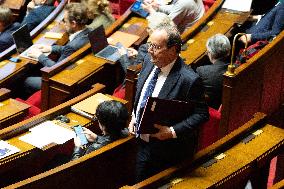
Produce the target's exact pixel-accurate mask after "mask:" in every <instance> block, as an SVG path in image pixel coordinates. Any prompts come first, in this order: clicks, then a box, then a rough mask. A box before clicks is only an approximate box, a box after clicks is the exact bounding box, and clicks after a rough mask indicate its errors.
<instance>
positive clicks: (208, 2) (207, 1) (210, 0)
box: [203, 0, 215, 11]
mask: <svg viewBox="0 0 284 189" xmlns="http://www.w3.org/2000/svg"><path fill="white" fill-rule="evenodd" d="M214 3H215V0H203V4H204V7H205V11H208V9H209V8H210V7H211V6H212V5H213V4H214Z"/></svg>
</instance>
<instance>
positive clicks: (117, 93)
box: [112, 84, 125, 99]
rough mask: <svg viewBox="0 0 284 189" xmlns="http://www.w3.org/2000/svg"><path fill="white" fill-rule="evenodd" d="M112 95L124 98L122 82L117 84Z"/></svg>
mask: <svg viewBox="0 0 284 189" xmlns="http://www.w3.org/2000/svg"><path fill="white" fill-rule="evenodd" d="M112 96H115V97H117V98H121V99H124V98H125V86H123V85H122V84H121V85H119V86H118V87H117V88H116V89H115V90H114V92H113V94H112Z"/></svg>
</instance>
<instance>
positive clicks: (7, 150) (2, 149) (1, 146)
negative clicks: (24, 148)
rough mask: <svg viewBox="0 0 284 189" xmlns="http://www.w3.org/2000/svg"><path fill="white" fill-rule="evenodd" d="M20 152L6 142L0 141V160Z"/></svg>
mask: <svg viewBox="0 0 284 189" xmlns="http://www.w3.org/2000/svg"><path fill="white" fill-rule="evenodd" d="M17 152H20V149H19V148H17V147H15V146H12V145H11V144H9V143H8V142H6V141H3V140H0V159H2V158H4V157H7V156H10V155H12V154H15V153H17Z"/></svg>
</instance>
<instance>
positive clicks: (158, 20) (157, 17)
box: [146, 12, 175, 30]
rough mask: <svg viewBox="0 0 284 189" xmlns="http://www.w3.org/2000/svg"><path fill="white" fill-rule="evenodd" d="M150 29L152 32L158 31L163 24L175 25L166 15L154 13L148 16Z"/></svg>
mask: <svg viewBox="0 0 284 189" xmlns="http://www.w3.org/2000/svg"><path fill="white" fill-rule="evenodd" d="M146 19H147V21H148V28H149V29H151V30H154V29H156V28H157V27H159V25H161V24H169V25H175V23H174V22H173V21H172V19H171V18H170V17H169V16H168V15H167V14H165V13H162V12H154V13H151V14H150V15H149V16H147V18H146Z"/></svg>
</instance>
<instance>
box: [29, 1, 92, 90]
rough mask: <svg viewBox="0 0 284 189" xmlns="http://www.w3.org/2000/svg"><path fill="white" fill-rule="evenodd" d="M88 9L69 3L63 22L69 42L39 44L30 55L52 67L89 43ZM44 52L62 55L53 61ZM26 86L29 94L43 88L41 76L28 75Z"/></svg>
mask: <svg viewBox="0 0 284 189" xmlns="http://www.w3.org/2000/svg"><path fill="white" fill-rule="evenodd" d="M86 10H87V9H86V7H85V6H82V4H80V3H69V4H67V5H66V6H65V8H64V19H63V23H64V26H65V29H66V31H67V32H68V33H69V42H68V43H67V44H66V45H65V46H60V45H53V46H50V45H37V46H35V48H33V49H31V50H30V51H29V52H28V56H30V57H32V58H36V59H38V62H39V63H40V64H41V65H42V66H47V67H51V66H53V65H55V64H56V63H57V62H60V61H62V60H63V59H65V58H67V57H68V56H70V55H71V54H72V53H74V52H75V51H77V50H78V49H80V48H81V47H83V46H84V45H85V44H86V43H88V41H89V38H88V34H89V33H90V32H91V30H90V29H88V28H87V27H86V23H87V22H88V18H87V11H86ZM44 53H52V54H57V55H59V56H60V57H59V59H58V60H57V61H52V60H51V59H49V58H48V57H47V56H46V55H45V54H44ZM24 86H25V91H26V93H27V95H28V94H33V93H34V92H35V91H37V90H40V88H41V77H38V76H36V77H28V78H27V79H26V80H25V83H24Z"/></svg>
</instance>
